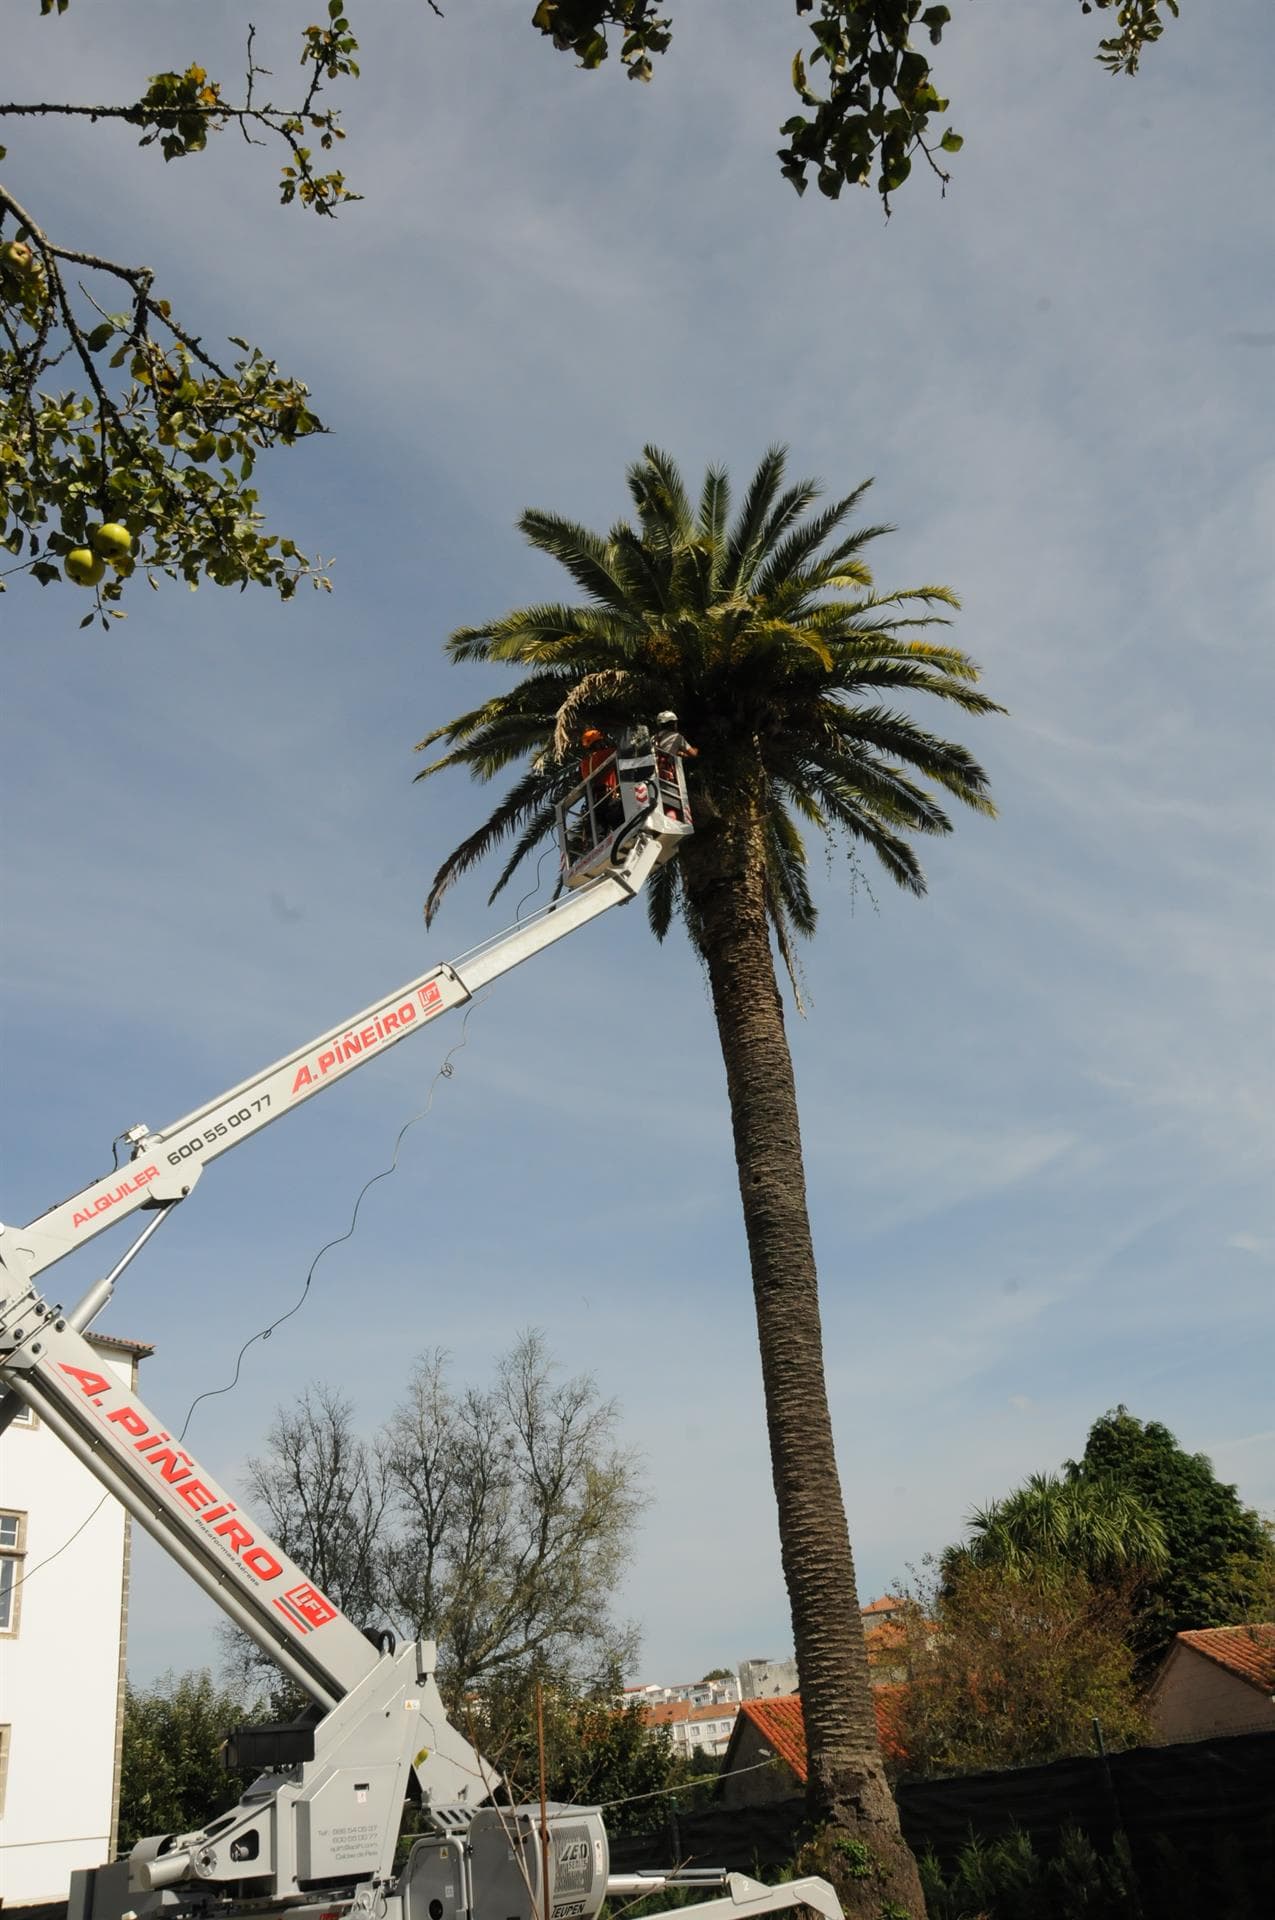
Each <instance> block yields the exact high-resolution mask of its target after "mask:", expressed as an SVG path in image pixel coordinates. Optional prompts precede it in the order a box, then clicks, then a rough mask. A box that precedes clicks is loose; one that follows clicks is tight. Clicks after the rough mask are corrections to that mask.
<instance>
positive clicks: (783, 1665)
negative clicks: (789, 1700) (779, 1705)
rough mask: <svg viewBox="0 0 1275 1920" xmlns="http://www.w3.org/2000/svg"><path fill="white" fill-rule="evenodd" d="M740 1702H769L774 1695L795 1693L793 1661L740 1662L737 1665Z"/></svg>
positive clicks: (795, 1675)
mask: <svg viewBox="0 0 1275 1920" xmlns="http://www.w3.org/2000/svg"><path fill="white" fill-rule="evenodd" d="M739 1686H740V1694H739V1697H740V1699H741V1700H769V1699H771V1698H772V1697H773V1696H774V1695H775V1694H780V1693H796V1691H797V1662H796V1661H795V1660H741V1661H740V1663H739Z"/></svg>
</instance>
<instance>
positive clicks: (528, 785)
mask: <svg viewBox="0 0 1275 1920" xmlns="http://www.w3.org/2000/svg"><path fill="white" fill-rule="evenodd" d="M550 790H551V785H550V783H549V782H548V781H546V779H545V777H544V775H543V774H539V773H525V774H524V775H523V777H522V779H521V780H519V781H518V782H517V784H516V785H515V786H514V787H512V788H511V789H510V791H509V792H508V793H507V794H506V795H505V797H504V799H503V800H502V801H501V802H500V805H499V806H498V807H496V808H495V809H494V810H493V811H492V812H491V813H490V814H489V815H488V816H487V818H486V820H484V821H483V824H482V825H481V827H478V828H477V829H476V830H475V831H474V832H473V833H471V834H470V835H469V837H468V838H467V839H465V840H462V841H461V843H460V845H459V846H458V847H456V848H454V849H453V851H452V852H451V853H449V854H448V856H447V858H446V859H445V860H444V861H443V864H442V865H441V866H440V867H439V869H438V872H437V873H436V874H435V875H434V878H433V881H432V882H431V884H430V889H429V894H428V896H427V897H426V901H425V925H426V926H427V927H428V926H430V925H431V924H432V922H433V919H434V915H435V914H436V913H437V912H438V908H439V905H440V903H441V901H442V898H443V895H444V894H445V893H446V892H447V889H448V888H449V887H450V886H452V885H453V884H454V882H455V881H457V880H459V879H460V877H461V875H462V874H464V873H468V871H469V869H470V868H471V867H473V866H477V864H478V862H479V861H480V860H481V859H482V858H483V856H484V854H486V853H489V852H490V851H491V849H492V848H493V847H495V846H497V845H499V843H500V841H501V840H503V839H504V838H505V837H506V836H507V835H508V834H510V833H514V832H516V831H517V829H518V828H519V827H520V826H522V825H523V824H524V822H525V821H526V820H527V819H528V817H529V816H530V815H532V814H534V813H536V812H537V811H539V810H542V809H543V808H544V806H545V804H546V796H547V794H548V793H549V791H550Z"/></svg>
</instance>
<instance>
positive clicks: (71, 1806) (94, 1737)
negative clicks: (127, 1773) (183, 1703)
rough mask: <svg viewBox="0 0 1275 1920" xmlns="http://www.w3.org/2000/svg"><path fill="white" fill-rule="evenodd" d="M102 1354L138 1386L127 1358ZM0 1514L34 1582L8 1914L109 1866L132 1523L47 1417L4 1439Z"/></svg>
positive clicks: (0, 1867) (5, 1864) (23, 1588)
mask: <svg viewBox="0 0 1275 1920" xmlns="http://www.w3.org/2000/svg"><path fill="white" fill-rule="evenodd" d="M94 1345H95V1347H96V1348H97V1352H98V1355H99V1357H100V1359H101V1362H102V1365H103V1366H104V1367H105V1368H108V1369H109V1370H110V1371H111V1372H113V1373H114V1374H116V1375H117V1376H118V1378H119V1379H120V1380H122V1381H125V1382H128V1381H129V1380H130V1379H131V1378H132V1374H133V1366H134V1362H133V1359H132V1357H131V1356H130V1355H127V1354H120V1353H117V1352H111V1351H110V1350H109V1349H106V1348H105V1347H101V1346H97V1343H96V1342H95V1343H94ZM99 1503H100V1504H99ZM0 1509H4V1510H6V1511H9V1512H14V1511H16V1512H19V1513H24V1514H25V1515H26V1552H25V1556H24V1559H23V1562H22V1566H21V1568H20V1569H19V1571H20V1572H22V1573H24V1574H25V1573H26V1572H27V1571H28V1570H31V1577H30V1579H29V1580H27V1579H25V1578H24V1579H23V1581H22V1584H21V1585H20V1586H19V1587H18V1589H17V1594H16V1600H17V1607H16V1611H15V1622H14V1624H15V1627H16V1631H13V1632H10V1633H8V1634H0V1726H5V1727H7V1728H8V1768H7V1779H6V1781H5V1786H4V1805H3V1808H2V1809H0V1903H3V1905H5V1906H17V1905H20V1904H21V1903H22V1902H23V1901H40V1900H63V1899H65V1898H66V1894H67V1888H68V1883H69V1880H70V1875H71V1870H72V1868H74V1867H93V1866H99V1865H100V1864H101V1863H102V1862H103V1861H104V1860H107V1859H109V1858H110V1855H111V1849H112V1847H113V1844H114V1834H113V1832H112V1827H113V1822H114V1813H115V1808H114V1800H115V1770H116V1748H117V1732H118V1725H119V1704H120V1675H121V1661H122V1657H123V1636H124V1582H125V1573H126V1565H127V1517H126V1515H125V1513H124V1509H123V1508H122V1507H121V1506H120V1505H119V1504H118V1502H117V1501H115V1500H113V1499H112V1498H111V1496H110V1495H109V1494H104V1493H103V1490H102V1488H101V1487H100V1486H99V1485H98V1483H97V1481H96V1480H94V1479H93V1477H92V1476H91V1474H89V1473H88V1471H87V1470H86V1469H85V1468H84V1467H82V1466H81V1465H80V1463H79V1461H78V1460H76V1459H75V1458H74V1456H73V1455H72V1454H71V1453H70V1452H69V1451H68V1449H67V1448H66V1447H64V1446H63V1445H62V1443H61V1441H60V1440H59V1439H58V1438H57V1436H56V1435H55V1434H53V1433H51V1432H50V1431H49V1429H48V1428H47V1427H46V1426H45V1425H44V1424H43V1423H42V1422H41V1421H40V1420H39V1419H38V1417H37V1420H36V1423H35V1425H34V1426H30V1427H28V1426H25V1425H21V1424H19V1425H15V1426H11V1427H10V1428H9V1429H8V1430H7V1432H5V1433H4V1434H3V1436H0ZM81 1527H82V1531H80V1532H78V1533H77V1532H76V1529H77V1528H81ZM73 1534H74V1535H75V1538H74V1539H71V1536H72V1535H73ZM68 1542H69V1544H67V1543H68ZM59 1549H61V1551H59ZM49 1555H56V1556H57V1557H56V1558H55V1559H51V1560H49V1563H48V1564H47V1565H45V1566H40V1565H39V1562H41V1561H43V1560H45V1558H46V1556H49Z"/></svg>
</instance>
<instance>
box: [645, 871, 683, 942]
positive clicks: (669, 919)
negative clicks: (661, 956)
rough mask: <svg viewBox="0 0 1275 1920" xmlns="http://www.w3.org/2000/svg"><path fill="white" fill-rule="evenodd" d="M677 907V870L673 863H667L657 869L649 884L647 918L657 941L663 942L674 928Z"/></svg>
mask: <svg viewBox="0 0 1275 1920" xmlns="http://www.w3.org/2000/svg"><path fill="white" fill-rule="evenodd" d="M676 905H677V869H676V867H674V866H673V865H672V863H671V862H666V863H665V864H664V866H662V867H657V868H656V869H655V872H654V873H653V874H652V875H651V878H650V879H649V880H648V882H647V892H646V917H647V919H648V920H649V921H650V923H651V932H652V933H653V934H654V935H655V937H656V939H657V940H663V939H664V938H665V936H666V935H667V933H668V930H669V928H670V927H671V926H672V924H673V909H674V907H675V906H676Z"/></svg>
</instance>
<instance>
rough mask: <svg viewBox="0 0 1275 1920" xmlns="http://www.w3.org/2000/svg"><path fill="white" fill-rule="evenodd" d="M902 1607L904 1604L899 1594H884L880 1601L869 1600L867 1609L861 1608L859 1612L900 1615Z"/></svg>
mask: <svg viewBox="0 0 1275 1920" xmlns="http://www.w3.org/2000/svg"><path fill="white" fill-rule="evenodd" d="M902 1605H903V1602H902V1601H901V1600H900V1598H899V1596H898V1594H897V1593H883V1594H882V1596H881V1598H880V1599H879V1600H869V1602H868V1604H867V1606H866V1607H860V1608H859V1612H860V1613H862V1614H869V1613H898V1611H899V1609H900V1608H901V1607H902Z"/></svg>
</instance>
